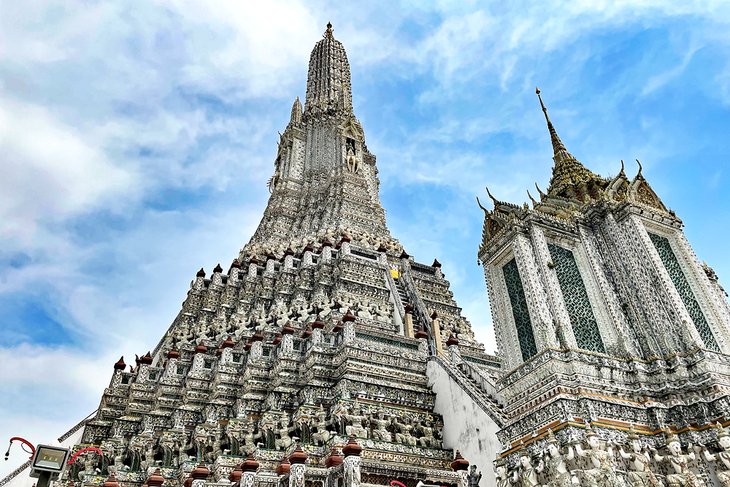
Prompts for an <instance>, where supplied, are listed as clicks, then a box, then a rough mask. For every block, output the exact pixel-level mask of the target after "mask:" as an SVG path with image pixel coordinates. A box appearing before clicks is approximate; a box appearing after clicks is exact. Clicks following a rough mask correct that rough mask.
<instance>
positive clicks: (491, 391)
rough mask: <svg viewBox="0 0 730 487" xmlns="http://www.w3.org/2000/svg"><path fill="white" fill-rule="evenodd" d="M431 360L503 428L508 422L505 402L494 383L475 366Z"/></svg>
mask: <svg viewBox="0 0 730 487" xmlns="http://www.w3.org/2000/svg"><path fill="white" fill-rule="evenodd" d="M430 360H432V361H434V362H436V363H437V364H438V365H440V366H441V367H442V368H443V369H444V370H445V371H446V372H447V373H448V375H449V376H450V377H451V378H452V379H453V380H454V382H456V383H457V384H458V385H459V387H461V388H462V389H463V390H464V392H466V393H467V394H468V395H469V397H471V398H472V400H473V401H474V402H475V403H476V404H477V405H478V406H479V407H480V408H481V409H482V410H483V411H484V412H485V413H486V414H487V415H489V417H490V418H492V420H494V422H495V423H496V424H497V425H499V426H500V427H502V426H503V425H504V424H506V422H507V416H506V414H505V413H504V400H503V399H502V397H501V396H500V395H499V394H498V392H497V389H496V386H495V385H494V382H493V381H492V380H491V378H489V377H488V376H487V375H486V374H485V373H483V372H481V371H479V370H478V368H477V367H476V366H474V365H471V364H468V363H466V362H463V361H462V362H461V363H460V364H458V365H455V364H453V363H452V362H451V361H450V360H446V359H445V358H444V357H439V356H437V355H433V356H431V358H430Z"/></svg>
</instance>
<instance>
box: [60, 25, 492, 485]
mask: <svg viewBox="0 0 730 487" xmlns="http://www.w3.org/2000/svg"><path fill="white" fill-rule="evenodd" d="M378 185H379V183H378V171H377V167H376V165H375V156H374V155H373V154H371V153H370V151H369V150H368V148H367V145H366V144H365V134H364V131H363V128H362V126H361V124H360V122H359V121H358V120H357V118H356V117H355V114H354V112H353V106H352V93H351V86H350V67H349V64H348V60H347V55H346V53H345V49H344V47H343V46H342V44H341V43H340V42H339V41H337V40H336V39H335V38H334V36H333V31H332V27H331V25H328V27H327V30H326V32H325V34H324V36H323V38H322V39H321V40H320V41H319V42H317V43H316V45H315V47H314V49H313V50H312V54H311V57H310V61H309V74H308V79H307V91H306V99H305V103H304V106H303V107H302V105H301V103H300V101H299V99H298V98H297V100H296V101H295V102H294V104H293V106H292V110H291V117H290V120H289V124H288V125H287V127H286V129H285V130H284V132H283V133H282V134H281V137H280V140H279V145H278V152H277V155H276V160H275V169H274V175H273V176H272V178H271V179H270V181H269V188H270V190H271V196H270V199H269V202H268V206H267V207H266V210H265V212H264V216H263V218H262V220H261V223H260V224H259V227H258V228H257V230H256V232H255V234H254V235H253V237H252V238H251V240H250V242H249V243H248V244H246V245H245V246H244V247H243V248H242V249H241V251H240V253H239V255H238V256H237V258H236V259H235V260H233V263H232V264H231V265H230V267H229V269H228V270H227V271H224V269H223V268H222V267H221V266H220V265H218V266H216V267H215V269H213V272H212V274H206V272H205V271H203V270H202V269H201V270H200V272H198V274H197V276H196V277H195V279H194V280H193V281H192V283H191V287H190V290H189V292H188V295H187V298H186V299H185V301H184V303H183V305H182V310H181V311H180V313H179V314H178V316H177V317H176V318H175V320H174V322H173V323H172V325H171V326H170V328H169V329H168V331H167V332H166V333H165V335H164V336H163V338H162V339H161V341H160V342H159V344H158V345H157V347H156V348H155V349H154V351H153V352H148V353H147V354H142V356H140V357H137V358H136V360H135V363H133V364H131V365H127V364H125V363H124V361H123V360H121V359H120V361H119V362H118V363H117V364H115V365H114V373H113V376H112V379H111V382H110V384H109V387H108V388H107V389H106V390H105V391H104V395H103V398H102V400H101V404H100V405H99V409H98V411H97V412H96V414H95V415H94V417H93V418H91V419H90V420H88V421H86V422H85V424H84V429H83V437H82V439H81V441H80V442H79V444H78V445H77V446H76V447H75V448H76V450H77V451H78V450H79V448H81V447H82V446H88V445H95V446H96V447H98V448H100V449H101V450H102V451H103V452H104V456H103V458H97V457H95V456H94V455H95V453H84V455H88V458H87V459H86V466H84V465H82V464H83V463H84V462H77V463H76V464H74V465H75V466H74V468H73V469H71V470H69V471H68V472H67V477H66V480H67V481H70V480H73V481H75V482H81V483H83V484H84V485H91V484H94V485H96V484H99V483H101V482H103V481H104V479H105V478H107V477H106V476H107V475H113V476H115V477H111V478H109V479H108V480H107V483H109V485H107V487H113V484H114V483H115V482H117V483H118V482H121V483H122V484H123V485H124V486H125V487H127V486H129V487H131V486H132V485H141V484H143V483H146V485H149V486H152V485H160V483H162V482H164V484H165V486H175V485H180V484H184V485H185V486H186V487H189V486H190V485H191V484H193V485H194V486H195V487H201V486H202V485H213V484H215V485H221V486H223V485H226V486H229V485H231V481H233V482H235V483H237V484H240V485H245V486H247V487H250V486H252V485H271V486H279V485H287V484H288V485H289V486H290V487H304V486H307V487H324V486H327V487H334V486H338V487H358V486H359V485H380V486H386V485H389V482H390V481H391V480H394V479H395V480H398V481H400V482H402V483H403V484H405V485H406V486H408V487H415V485H416V484H417V482H418V481H424V482H426V483H433V484H439V485H459V486H461V487H465V486H466V485H467V482H468V479H467V473H466V470H465V469H466V466H467V465H468V462H467V461H466V460H464V457H465V458H467V459H469V460H471V461H472V462H473V463H478V464H479V465H480V468H483V469H484V475H485V479H484V480H483V481H482V486H485V485H493V484H494V479H493V474H492V471H491V465H490V464H491V459H492V458H494V456H495V455H496V454H497V453H498V451H499V445H498V443H497V441H496V431H497V430H498V428H499V426H500V425H501V421H502V412H501V405H500V403H499V400H498V398H497V394H496V389H495V382H494V379H495V377H496V376H497V375H498V374H499V370H500V369H499V367H500V364H499V360H498V359H497V358H496V357H494V356H490V355H488V354H485V353H484V351H483V347H482V345H480V344H479V343H477V342H476V341H475V340H474V335H473V333H472V330H471V326H470V324H469V322H468V321H467V320H466V319H465V318H464V317H462V316H461V309H460V308H459V307H458V306H457V304H456V303H455V302H454V300H453V297H452V294H451V292H450V291H449V283H448V281H447V280H446V279H445V278H444V274H443V272H442V270H441V265H440V264H439V263H438V261H436V260H434V262H433V264H431V265H424V264H419V263H417V262H415V261H414V260H413V259H412V258H411V257H410V256H409V255H408V254H407V253H406V252H405V251H404V249H403V248H402V246H401V245H400V243H399V242H398V241H397V240H395V239H394V238H393V237H392V236H391V234H390V231H389V230H388V227H387V226H386V222H385V211H384V210H383V208H382V206H381V204H380V201H379V197H378ZM457 449H460V450H461V452H462V454H463V457H462V455H456V458H455V450H457ZM158 468H159V469H160V470H159V472H157V469H158ZM475 476H476V472H475V473H474V475H473V476H472V477H471V478H472V481H473V480H474V479H475ZM229 479H230V480H229ZM105 485H106V484H105Z"/></svg>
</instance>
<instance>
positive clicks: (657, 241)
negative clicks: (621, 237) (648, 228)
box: [649, 233, 720, 351]
mask: <svg viewBox="0 0 730 487" xmlns="http://www.w3.org/2000/svg"><path fill="white" fill-rule="evenodd" d="M649 238H651V241H652V243H653V244H654V247H656V250H657V252H658V253H659V258H660V259H661V260H662V264H664V268H665V269H666V270H667V272H668V273H669V277H670V278H671V279H672V282H673V283H674V287H675V288H676V289H677V292H678V293H679V296H680V297H681V298H682V302H683V303H684V307H685V308H687V312H688V313H689V316H690V317H691V318H692V321H693V322H694V324H695V328H697V331H698V332H699V334H700V337H701V338H702V341H703V342H705V346H706V347H707V348H709V349H710V350H715V351H720V347H719V346H718V345H717V341H716V340H715V337H714V336H713V335H712V330H710V324H709V323H707V320H706V319H705V315H704V313H703V312H702V308H700V304H699V303H698V302H697V299H696V298H695V295H694V293H693V292H692V288H691V287H690V285H689V282H687V277H686V276H685V275H684V272H682V268H681V267H680V266H679V261H678V260H677V256H676V255H674V251H673V250H672V246H671V245H670V244H669V239H667V238H666V237H662V236H661V235H655V234H653V233H650V234H649Z"/></svg>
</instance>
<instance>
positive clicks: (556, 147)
mask: <svg viewBox="0 0 730 487" xmlns="http://www.w3.org/2000/svg"><path fill="white" fill-rule="evenodd" d="M535 93H537V98H538V100H540V106H541V107H542V113H544V114H545V121H546V122H547V126H548V131H549V132H550V142H552V143H553V154H554V155H556V156H557V155H558V152H560V151H565V152H568V150H567V149H566V148H565V145H563V141H562V140H560V137H558V132H557V131H556V130H555V127H553V123H552V122H551V121H550V117H549V116H548V112H547V107H546V106H545V103H543V101H542V97H541V96H540V88H535Z"/></svg>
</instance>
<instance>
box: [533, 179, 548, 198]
mask: <svg viewBox="0 0 730 487" xmlns="http://www.w3.org/2000/svg"><path fill="white" fill-rule="evenodd" d="M535 189H537V194H539V195H540V199H543V198H544V197H545V196H547V195H546V194H545V193H544V192H543V191H542V190H541V189H540V186H538V185H537V183H535Z"/></svg>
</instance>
